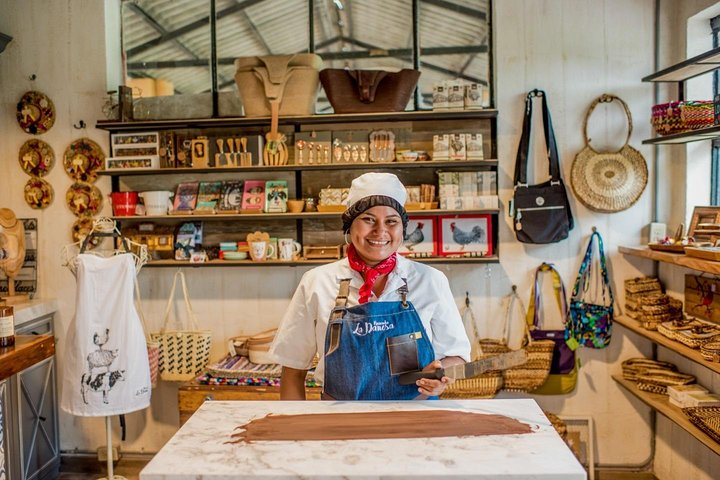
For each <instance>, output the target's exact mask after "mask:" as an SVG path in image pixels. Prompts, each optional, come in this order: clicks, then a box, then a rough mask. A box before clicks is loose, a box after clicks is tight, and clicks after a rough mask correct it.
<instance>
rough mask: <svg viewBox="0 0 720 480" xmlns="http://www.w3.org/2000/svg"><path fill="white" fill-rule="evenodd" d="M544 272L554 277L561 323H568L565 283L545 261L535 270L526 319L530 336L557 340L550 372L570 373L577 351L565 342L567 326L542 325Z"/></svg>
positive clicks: (534, 338) (538, 338)
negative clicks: (556, 328)
mask: <svg viewBox="0 0 720 480" xmlns="http://www.w3.org/2000/svg"><path fill="white" fill-rule="evenodd" d="M544 273H550V275H551V277H552V282H553V291H554V294H555V295H554V296H555V300H556V303H557V306H558V309H559V312H560V320H561V322H560V324H561V325H563V326H565V325H566V323H567V320H566V319H567V313H568V307H567V301H566V297H565V285H564V284H563V281H562V278H561V277H560V273H558V271H557V270H556V269H555V267H554V266H553V265H552V264H549V263H544V262H543V264H542V265H540V266H539V267H538V268H537V270H535V283H534V284H533V290H532V293H531V294H530V305H529V306H528V311H527V315H526V321H527V324H528V326H529V327H530V336H531V337H532V338H533V340H552V341H553V342H555V349H554V350H553V358H552V363H551V365H550V373H551V374H553V373H570V371H572V369H573V368H574V367H575V352H574V351H573V350H572V349H570V347H569V346H568V344H567V343H566V342H565V328H563V329H561V330H545V329H543V328H542V326H541V325H540V312H541V310H542V299H541V296H540V293H541V290H542V288H541V287H542V286H541V285H540V276H541V275H542V274H544ZM543 323H544V322H543ZM556 323H557V322H556Z"/></svg>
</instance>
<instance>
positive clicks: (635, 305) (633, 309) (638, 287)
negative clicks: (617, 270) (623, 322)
mask: <svg viewBox="0 0 720 480" xmlns="http://www.w3.org/2000/svg"><path fill="white" fill-rule="evenodd" d="M659 294H662V285H661V284H660V281H659V280H658V279H657V278H655V277H638V278H630V279H627V280H625V314H626V315H627V316H628V317H630V318H633V319H635V320H638V318H639V317H640V314H641V310H640V304H639V302H640V300H641V299H642V298H644V297H646V296H650V295H659Z"/></svg>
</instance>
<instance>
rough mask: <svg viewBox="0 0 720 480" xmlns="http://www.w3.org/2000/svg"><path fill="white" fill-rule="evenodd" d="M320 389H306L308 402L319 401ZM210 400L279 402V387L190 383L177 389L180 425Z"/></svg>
mask: <svg viewBox="0 0 720 480" xmlns="http://www.w3.org/2000/svg"><path fill="white" fill-rule="evenodd" d="M321 391H322V389H321V388H319V387H315V388H309V387H308V388H306V389H305V397H306V398H307V399H308V400H320V393H321ZM212 400H280V387H249V386H229V385H198V384H197V383H194V382H190V383H186V384H184V385H182V386H181V387H180V388H179V389H178V409H179V411H180V425H182V424H184V423H185V422H186V421H187V420H188V418H190V416H191V415H192V414H193V413H195V410H197V409H198V408H200V405H202V404H203V403H204V402H205V401H212Z"/></svg>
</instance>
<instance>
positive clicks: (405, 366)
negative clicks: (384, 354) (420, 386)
mask: <svg viewBox="0 0 720 480" xmlns="http://www.w3.org/2000/svg"><path fill="white" fill-rule="evenodd" d="M420 338H422V333H421V332H414V333H407V334H405V335H398V336H396V337H387V339H386V344H387V351H388V358H389V359H390V375H400V374H402V373H407V372H414V371H417V370H420V365H419V359H418V345H417V342H418V340H420Z"/></svg>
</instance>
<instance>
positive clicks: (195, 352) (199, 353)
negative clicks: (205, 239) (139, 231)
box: [151, 270, 212, 382]
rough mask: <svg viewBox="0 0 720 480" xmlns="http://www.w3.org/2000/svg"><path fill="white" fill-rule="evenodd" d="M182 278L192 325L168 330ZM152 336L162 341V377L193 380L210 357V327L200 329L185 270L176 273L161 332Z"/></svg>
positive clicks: (188, 316)
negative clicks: (176, 292)
mask: <svg viewBox="0 0 720 480" xmlns="http://www.w3.org/2000/svg"><path fill="white" fill-rule="evenodd" d="M178 278H179V279H180V284H181V285H182V292H183V297H184V299H185V310H186V312H187V318H188V323H189V324H190V325H189V327H190V328H185V329H183V328H182V326H181V327H180V328H179V329H178V330H168V324H169V323H170V311H171V310H172V307H173V303H174V301H175V287H176V286H177V283H178ZM151 337H152V339H153V340H155V341H157V342H159V343H160V361H159V365H160V378H161V379H163V380H166V381H170V382H173V381H174V382H184V381H188V380H192V379H193V378H195V376H197V375H198V374H199V373H200V372H201V371H202V370H203V368H205V366H206V365H207V364H208V359H209V357H210V343H211V337H212V334H211V331H210V330H199V329H198V326H197V320H196V319H195V314H194V313H193V310H192V306H191V305H190V296H189V295H188V290H187V284H186V283H185V274H183V272H182V270H178V271H177V272H176V273H175V278H174V279H173V284H172V288H171V289H170V297H169V298H168V303H167V306H166V307H165V316H164V319H163V326H162V329H161V330H160V332H158V333H153V334H152V335H151Z"/></svg>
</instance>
